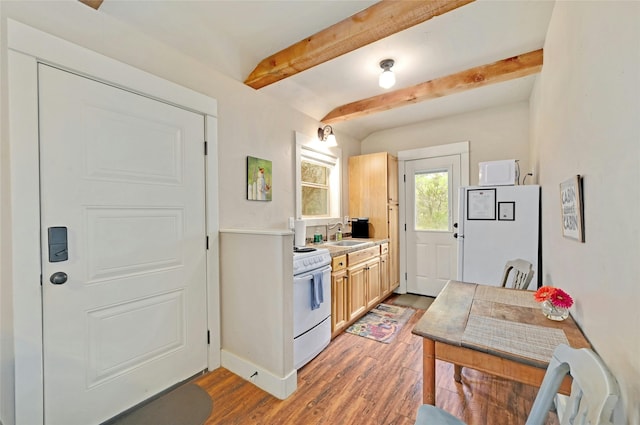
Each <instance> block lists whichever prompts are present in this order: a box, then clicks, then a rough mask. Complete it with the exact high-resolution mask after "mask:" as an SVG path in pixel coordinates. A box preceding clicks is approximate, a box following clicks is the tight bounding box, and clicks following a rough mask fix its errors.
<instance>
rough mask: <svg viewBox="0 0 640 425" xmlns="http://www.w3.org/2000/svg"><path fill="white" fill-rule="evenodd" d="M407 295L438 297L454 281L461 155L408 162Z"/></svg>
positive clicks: (406, 206)
mask: <svg viewBox="0 0 640 425" xmlns="http://www.w3.org/2000/svg"><path fill="white" fill-rule="evenodd" d="M405 176H406V182H405V193H406V196H405V202H406V205H405V208H404V210H405V212H406V225H407V229H406V239H405V240H406V245H407V246H406V256H405V258H406V261H407V292H410V293H414V294H421V295H428V296H432V297H435V296H437V295H438V294H439V293H440V291H441V290H442V288H443V287H444V285H445V284H446V283H447V281H448V280H449V279H455V277H456V270H457V255H458V253H457V245H456V239H455V238H454V237H453V233H454V227H453V224H454V223H455V222H456V221H457V217H456V215H457V211H458V196H457V194H458V188H459V186H460V155H449V156H442V157H435V158H427V159H419V160H412V161H406V162H405Z"/></svg>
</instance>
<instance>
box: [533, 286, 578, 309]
mask: <svg viewBox="0 0 640 425" xmlns="http://www.w3.org/2000/svg"><path fill="white" fill-rule="evenodd" d="M533 297H534V298H535V300H536V301H537V302H539V303H541V302H543V301H547V300H548V301H549V302H550V303H551V304H553V305H554V306H556V307H562V308H569V307H571V306H572V305H573V298H571V296H570V295H569V294H567V293H566V292H564V291H563V290H562V289H560V288H554V287H553V286H542V287H541V288H540V289H538V290H537V291H536V293H535V294H533Z"/></svg>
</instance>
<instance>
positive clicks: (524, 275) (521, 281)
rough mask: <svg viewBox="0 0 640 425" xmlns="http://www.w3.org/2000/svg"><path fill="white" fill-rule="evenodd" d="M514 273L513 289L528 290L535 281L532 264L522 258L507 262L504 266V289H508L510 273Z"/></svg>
mask: <svg viewBox="0 0 640 425" xmlns="http://www.w3.org/2000/svg"><path fill="white" fill-rule="evenodd" d="M511 272H513V279H512V281H513V288H514V289H527V288H528V287H529V283H531V279H533V273H534V272H533V266H532V265H531V263H530V262H528V261H525V260H521V259H520V258H518V259H515V260H511V261H507V264H506V265H505V266H504V272H503V273H502V287H503V288H506V287H507V281H508V280H509V273H511Z"/></svg>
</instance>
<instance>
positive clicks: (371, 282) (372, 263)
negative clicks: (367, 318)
mask: <svg viewBox="0 0 640 425" xmlns="http://www.w3.org/2000/svg"><path fill="white" fill-rule="evenodd" d="M365 280H366V283H365V286H366V288H367V294H366V297H367V310H371V309H372V308H373V307H375V306H377V305H378V302H379V301H380V298H381V295H382V294H381V293H380V257H376V258H374V259H372V260H369V261H367V263H366V273H365Z"/></svg>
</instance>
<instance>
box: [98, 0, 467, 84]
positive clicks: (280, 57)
mask: <svg viewBox="0 0 640 425" xmlns="http://www.w3.org/2000/svg"><path fill="white" fill-rule="evenodd" d="M85 1H89V0H85ZM473 1H474V0H415V1H394V0H384V1H381V2H380V3H376V4H374V5H373V6H371V7H369V8H367V9H365V10H363V11H361V12H358V13H356V14H355V15H353V16H351V17H349V18H347V19H345V20H343V21H340V22H338V23H337V24H335V25H332V26H330V27H329V28H326V29H324V30H322V31H320V32H318V33H316V34H314V35H312V36H310V37H307V38H305V39H304V40H301V41H299V42H297V43H295V44H293V45H291V46H289V47H287V48H286V49H284V50H281V51H280V52H278V53H275V54H273V55H271V56H269V57H268V58H265V59H263V60H262V61H261V62H260V63H259V64H258V66H256V68H255V69H254V70H253V72H251V74H250V75H249V77H247V79H246V80H245V84H247V85H248V86H251V87H253V88H254V89H259V88H262V87H265V86H268V85H269V84H272V83H275V82H277V81H280V80H282V79H285V78H287V77H290V76H292V75H295V74H297V73H298V72H302V71H304V70H306V69H309V68H312V67H314V66H316V65H319V64H321V63H324V62H327V61H329V60H331V59H334V58H337V57H338V56H341V55H344V54H345V53H349V52H351V51H353V50H356V49H359V48H360V47H363V46H366V45H367V44H370V43H373V42H374V41H378V40H381V39H383V38H385V37H388V36H390V35H392V34H395V33H397V32H400V31H403V30H405V29H407V28H410V27H412V26H414V25H417V24H420V23H422V22H425V21H427V20H429V19H431V18H433V17H435V16H438V15H441V14H443V13H446V12H449V11H451V10H453V9H456V8H458V7H460V6H464V5H465V4H468V3H471V2H473Z"/></svg>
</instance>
